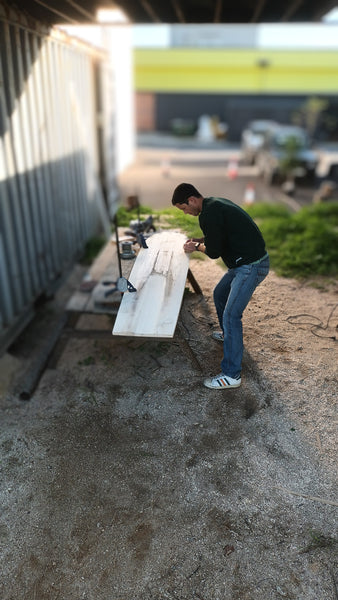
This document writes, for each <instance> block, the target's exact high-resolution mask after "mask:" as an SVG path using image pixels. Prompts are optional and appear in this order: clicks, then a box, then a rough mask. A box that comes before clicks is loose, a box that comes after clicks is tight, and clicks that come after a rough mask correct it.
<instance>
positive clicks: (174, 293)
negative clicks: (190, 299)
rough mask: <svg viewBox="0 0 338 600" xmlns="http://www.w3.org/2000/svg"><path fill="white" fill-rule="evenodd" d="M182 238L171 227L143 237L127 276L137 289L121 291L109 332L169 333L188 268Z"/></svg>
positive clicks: (168, 336)
mask: <svg viewBox="0 0 338 600" xmlns="http://www.w3.org/2000/svg"><path fill="white" fill-rule="evenodd" d="M185 240H186V236H185V235H184V234H183V233H178V232H175V231H163V232H161V233H155V234H154V235H152V236H151V237H150V238H149V239H148V240H147V245H148V248H141V250H140V251H139V254H138V256H137V258H136V261H135V263H134V266H133V268H132V271H131V273H130V276H129V281H130V282H131V283H132V284H133V286H134V287H135V288H136V289H137V292H134V293H129V292H126V293H125V294H124V295H123V298H122V302H121V304H120V308H119V311H118V314H117V317H116V321H115V325H114V329H113V332H112V333H113V335H125V336H139V337H142V336H144V337H162V338H170V337H173V335H174V333H175V328H176V323H177V319H178V314H179V311H180V307H181V303H182V298H183V292H184V288H185V283H186V279H187V272H188V268H189V257H188V255H187V254H186V253H185V252H184V250H183V244H184V242H185Z"/></svg>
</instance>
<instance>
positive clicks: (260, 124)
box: [241, 119, 277, 165]
mask: <svg viewBox="0 0 338 600" xmlns="http://www.w3.org/2000/svg"><path fill="white" fill-rule="evenodd" d="M276 126H277V123H276V122H275V121H271V120H268V119H265V120H264V119H261V120H258V119H257V120H255V121H251V122H250V123H248V125H247V127H246V128H245V129H244V130H243V131H242V139H241V152H242V160H243V162H244V163H246V164H249V165H253V164H254V163H255V160H256V156H257V153H258V151H259V150H260V148H261V146H262V144H263V142H264V137H265V135H266V133H267V132H269V131H270V130H272V129H274V128H275V127H276Z"/></svg>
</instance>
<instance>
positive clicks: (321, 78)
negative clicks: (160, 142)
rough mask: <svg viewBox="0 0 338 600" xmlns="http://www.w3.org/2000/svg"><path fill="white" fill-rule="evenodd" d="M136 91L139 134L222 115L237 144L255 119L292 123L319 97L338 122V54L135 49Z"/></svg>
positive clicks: (302, 51) (281, 51)
mask: <svg viewBox="0 0 338 600" xmlns="http://www.w3.org/2000/svg"><path fill="white" fill-rule="evenodd" d="M134 85H135V92H136V110H137V115H136V122H137V123H138V128H139V129H142V128H143V129H158V130H165V129H169V128H170V121H171V120H172V119H174V118H180V117H181V118H188V117H190V118H193V119H198V116H199V115H201V114H218V117H219V118H220V120H222V121H226V122H228V123H229V125H231V123H232V124H234V123H236V126H235V127H234V126H233V127H232V133H231V128H230V129H229V133H230V136H232V137H233V139H236V138H238V136H239V132H240V130H241V129H242V128H243V126H245V124H246V122H247V121H248V120H250V119H251V118H275V119H277V120H280V121H283V122H286V121H290V120H291V119H292V114H293V112H294V111H295V110H297V107H299V106H300V105H301V104H302V103H304V101H305V100H306V99H307V98H309V97H313V96H316V97H322V98H327V99H328V101H329V108H328V110H329V111H331V113H332V115H333V114H336V115H337V116H338V52H337V50H284V49H283V50H267V49H256V48H255V49H238V48H191V47H189V48H175V47H172V48H135V49H134ZM236 105H237V109H238V110H237V112H236V110H235V109H236ZM147 107H148V108H147ZM149 111H152V116H151V115H150V113H149ZM145 116H148V120H147V119H144V117H145ZM149 117H151V118H149ZM146 121H147V122H146ZM328 135H330V134H328Z"/></svg>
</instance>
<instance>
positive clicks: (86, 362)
mask: <svg viewBox="0 0 338 600" xmlns="http://www.w3.org/2000/svg"><path fill="white" fill-rule="evenodd" d="M77 364H78V365H80V366H81V367H88V366H89V365H94V364H95V358H94V357H93V356H87V357H86V358H84V359H83V360H79V361H78V363H77Z"/></svg>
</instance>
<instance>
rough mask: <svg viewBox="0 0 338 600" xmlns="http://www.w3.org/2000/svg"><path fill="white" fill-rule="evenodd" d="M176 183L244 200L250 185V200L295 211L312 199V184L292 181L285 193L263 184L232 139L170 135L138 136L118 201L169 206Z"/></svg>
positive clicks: (160, 207) (155, 207)
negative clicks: (134, 198) (202, 139)
mask: <svg viewBox="0 0 338 600" xmlns="http://www.w3.org/2000/svg"><path fill="white" fill-rule="evenodd" d="M181 182H189V183H193V184H194V185H195V187H197V189H198V190H199V191H200V192H201V194H202V195H204V196H211V195H212V196H221V197H226V198H229V199H230V200H233V201H234V202H236V203H237V204H243V203H244V202H245V201H246V200H247V198H248V195H249V197H250V190H253V199H254V201H255V202H259V201H260V202H272V203H274V202H276V203H283V204H286V205H288V206H289V207H290V208H291V209H292V210H297V209H299V208H300V207H301V206H303V205H305V204H309V203H311V202H312V198H313V194H314V191H315V190H314V189H313V188H308V187H304V186H297V189H296V193H295V194H294V196H293V197H289V196H287V195H286V194H284V193H283V191H282V189H281V188H280V187H278V186H271V187H269V186H267V185H266V184H265V183H264V182H263V181H262V179H261V178H260V177H259V175H258V171H257V168H256V167H255V166H247V165H244V164H242V162H241V151H240V147H239V145H238V144H237V145H236V144H230V143H226V142H221V143H220V142H212V143H208V144H206V143H201V142H199V141H198V140H191V139H190V140H189V139H184V138H174V137H172V136H159V135H157V136H156V135H153V136H151V135H149V136H140V137H139V140H138V147H137V150H136V153H135V160H134V162H133V163H132V164H131V165H130V166H128V167H127V168H126V169H125V170H124V171H123V173H122V174H121V175H120V176H119V185H120V189H121V196H122V198H121V199H122V202H126V200H127V198H128V196H131V195H137V196H138V198H139V201H140V204H141V205H143V206H149V207H150V208H154V209H162V208H166V207H169V206H170V205H171V197H172V192H173V190H174V188H175V187H176V185H178V184H179V183H181Z"/></svg>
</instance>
